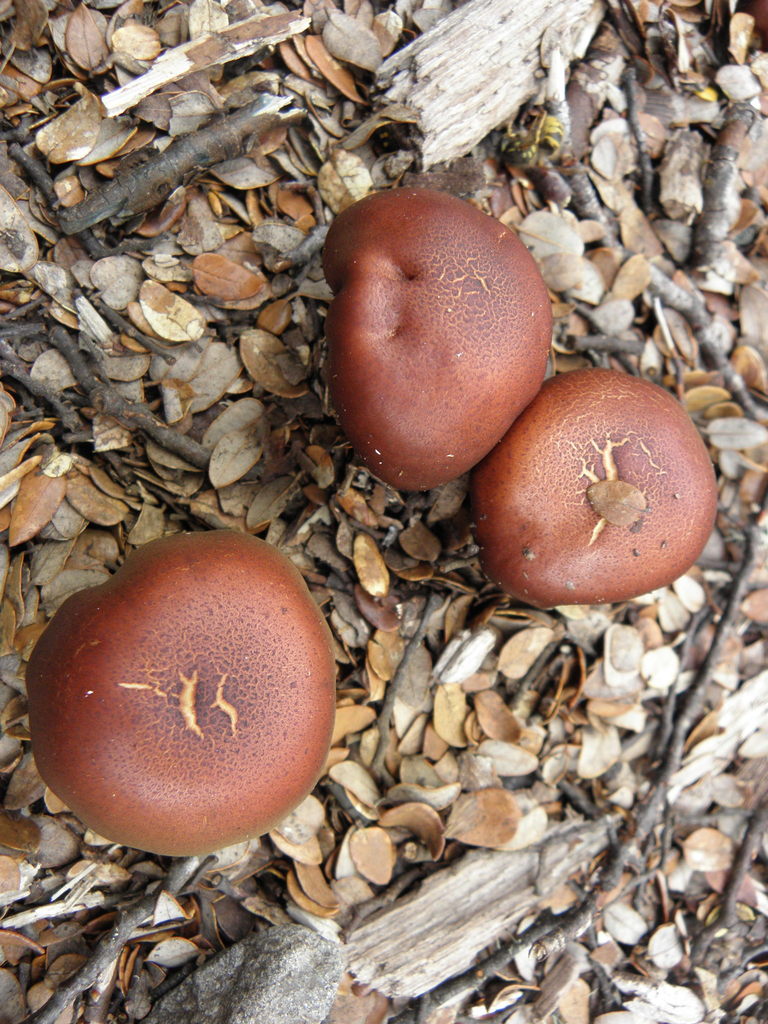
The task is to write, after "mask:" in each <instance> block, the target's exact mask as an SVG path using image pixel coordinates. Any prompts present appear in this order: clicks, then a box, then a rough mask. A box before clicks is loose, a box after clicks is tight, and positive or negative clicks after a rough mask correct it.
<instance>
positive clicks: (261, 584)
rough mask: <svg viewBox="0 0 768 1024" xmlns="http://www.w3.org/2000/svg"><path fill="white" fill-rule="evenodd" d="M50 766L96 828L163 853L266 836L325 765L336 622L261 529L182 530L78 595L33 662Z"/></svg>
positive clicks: (34, 723)
mask: <svg viewBox="0 0 768 1024" xmlns="http://www.w3.org/2000/svg"><path fill="white" fill-rule="evenodd" d="M27 692H28V697H29V720H30V731H31V735H32V745H33V750H34V755H35V760H36V762H37V766H38V769H39V771H40V774H41V776H42V777H43V779H44V780H45V782H46V783H47V784H48V785H49V786H50V788H51V789H52V790H53V791H54V792H55V793H56V794H57V795H58V796H59V797H60V798H61V799H62V800H63V801H64V802H65V803H66V804H67V805H68V806H69V807H70V808H71V809H72V810H73V811H74V812H75V813H76V814H77V815H78V816H79V817H81V818H82V820H83V821H84V822H85V823H86V824H87V825H89V826H90V827H91V828H93V829H94V830H95V831H97V832H99V833H100V834H102V835H104V836H105V837H106V838H108V839H111V840H113V841H114V842H119V843H123V844H125V845H128V846H134V847H138V848H140V849H144V850H150V851H153V852H155V853H162V854H172V855H187V854H201V853H207V852H210V851H211V850H214V849H218V848H220V847H222V846H226V845H229V844H231V843H234V842H238V841H241V840H243V839H246V838H249V837H252V836H256V835H260V834H261V833H263V832H265V831H268V830H269V829H270V828H271V827H272V826H273V825H274V824H275V823H276V822H277V821H279V820H280V819H281V818H282V817H283V816H284V815H285V814H287V813H288V812H289V811H290V810H292V809H293V807H294V806H295V805H296V804H298V803H299V802H300V801H301V800H302V799H303V798H304V796H306V794H307V793H308V792H309V791H310V790H311V789H312V787H313V786H314V784H315V782H316V781H317V778H318V776H319V774H320V772H321V770H322V768H323V764H324V762H325V758H326V754H327V751H328V746H329V742H330V736H331V731H332V728H333V718H334V707H335V699H334V697H335V662H334V656H333V646H332V640H331V635H330V631H329V629H328V627H327V625H326V623H325V621H324V619H323V616H322V614H321V612H320V610H319V609H318V607H317V605H316V604H315V602H314V601H313V599H312V596H311V594H310V593H309V590H308V589H307V587H306V584H305V583H304V580H303V579H302V577H301V575H300V573H299V572H298V570H297V569H296V568H295V567H294V566H293V565H292V563H291V562H289V561H288V560H287V559H286V558H285V557H284V556H283V555H281V554H280V553H279V552H278V551H276V550H275V549H274V548H273V547H271V546H270V545H268V544H266V543H265V542H264V541H261V540H258V539H257V538H254V537H250V536H246V535H244V534H239V533H234V532H230V531H225V530H218V531H211V532H205V533H195V534H178V535H175V536H171V537H165V538H162V539H160V540H156V541H153V542H151V543H149V544H147V545H145V546H144V547H142V548H139V549H138V550H137V551H135V552H134V553H133V554H131V555H129V557H128V558H127V559H126V561H125V564H124V565H123V566H122V567H121V568H120V569H119V570H118V571H117V572H116V573H115V574H114V576H113V577H111V578H110V579H109V580H108V581H107V582H106V583H104V584H101V585H100V586H97V587H93V588H91V589H89V590H84V591H80V592H79V593H77V594H74V595H73V596H72V597H70V598H68V599H67V600H66V601H65V602H64V603H63V604H62V606H61V607H60V608H59V610H58V611H57V612H56V614H55V615H54V617H53V619H52V620H51V622H50V624H49V625H48V627H47V629H46V630H45V632H44V633H43V634H42V636H41V637H40V639H39V641H38V643H37V645H36V647H35V649H34V651H33V653H32V657H31V659H30V662H29V666H28V670H27Z"/></svg>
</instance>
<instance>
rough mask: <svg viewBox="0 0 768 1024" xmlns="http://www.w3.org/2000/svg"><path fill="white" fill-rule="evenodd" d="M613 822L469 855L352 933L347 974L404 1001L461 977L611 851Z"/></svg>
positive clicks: (566, 828)
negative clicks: (522, 847) (512, 847)
mask: <svg viewBox="0 0 768 1024" xmlns="http://www.w3.org/2000/svg"><path fill="white" fill-rule="evenodd" d="M610 824H611V819H609V817H607V816H606V817H605V818H604V819H603V820H601V821H596V822H588V823H577V824H573V823H571V824H563V825H556V826H554V827H553V828H552V829H551V830H550V832H549V833H548V835H547V836H546V837H545V838H544V839H543V840H542V842H541V843H539V844H537V845H536V846H534V847H531V848H530V849H527V850H519V851H514V852H511V853H508V852H503V851H498V850H476V851H472V852H471V853H467V854H465V855H464V856H463V857H462V858H461V859H460V860H458V861H457V862H456V863H454V864H452V865H451V866H450V867H448V868H446V869H445V870H443V871H438V872H437V873H436V874H433V875H431V876H430V877H428V878H427V879H426V880H425V881H424V882H423V883H422V885H421V886H420V887H419V889H418V890H417V891H416V892H414V893H412V894H408V895H406V896H403V897H401V898H399V899H398V900H397V901H396V902H395V903H393V904H391V905H390V906H388V907H386V908H385V909H384V910H383V911H381V912H380V913H378V914H376V915H375V916H372V917H370V918H368V919H364V920H363V921H362V922H361V924H360V925H359V926H357V927H353V928H352V930H351V931H350V932H349V933H348V934H347V936H346V942H347V944H346V959H347V969H348V970H349V971H350V972H351V973H352V974H353V975H354V976H355V977H356V978H357V979H358V981H360V982H362V983H363V984H365V985H370V986H371V987H372V988H375V989H377V990H378V991H380V992H383V993H384V995H386V996H402V997H405V998H406V999H410V998H413V997H415V996H419V995H422V994H423V993H424V992H428V991H430V990H431V989H433V988H435V987H436V986H437V985H439V984H440V983H441V982H443V981H445V980H446V979H448V978H452V977H455V976H456V975H458V974H461V973H463V972H464V971H466V970H468V969H469V968H470V967H471V966H472V964H473V963H474V962H475V960H476V958H477V956H478V954H479V953H480V952H481V951H482V950H483V949H485V948H486V947H488V946H490V945H491V944H492V943H494V942H495V941H496V940H497V939H499V938H501V937H503V936H505V935H512V934H513V933H514V929H515V926H516V924H517V923H518V922H519V921H520V920H521V919H522V918H523V917H524V916H525V915H527V914H529V913H530V912H531V911H533V910H535V909H537V908H538V907H541V906H542V905H543V904H544V903H545V902H546V899H547V897H548V895H550V894H551V893H552V892H554V890H555V889H557V888H558V887H559V886H561V885H562V884H563V882H564V881H565V880H566V879H567V878H570V877H571V876H572V874H573V873H574V872H578V871H579V869H581V868H586V867H587V866H588V865H589V863H590V861H591V860H592V859H593V858H594V857H595V856H596V855H597V854H598V853H600V852H601V851H602V850H604V849H605V848H606V847H607V846H608V842H609V827H610Z"/></svg>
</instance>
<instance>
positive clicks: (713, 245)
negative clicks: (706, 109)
mask: <svg viewBox="0 0 768 1024" xmlns="http://www.w3.org/2000/svg"><path fill="white" fill-rule="evenodd" d="M755 117H756V112H755V109H754V108H753V107H752V106H750V104H749V103H733V104H732V105H731V106H730V107H729V109H728V112H727V113H726V117H725V123H724V124H723V127H722V128H721V129H720V133H719V135H718V136H717V141H716V142H715V145H714V146H713V147H712V153H711V155H710V158H709V162H708V165H707V173H706V176H705V178H704V190H703V209H702V211H701V213H700V214H699V216H698V218H697V220H696V223H695V224H694V227H693V247H692V253H691V263H692V265H693V266H694V267H697V268H699V269H707V268H710V267H711V268H713V269H715V270H717V267H718V264H719V263H720V262H721V260H722V256H723V243H724V242H725V240H726V239H727V238H728V234H729V232H730V230H731V227H732V226H733V221H734V217H735V213H736V212H737V211H738V205H739V181H740V171H739V167H738V160H739V157H740V156H741V153H742V152H743V149H744V140H745V139H746V137H747V134H748V132H749V130H750V128H751V127H752V125H753V123H754V120H755Z"/></svg>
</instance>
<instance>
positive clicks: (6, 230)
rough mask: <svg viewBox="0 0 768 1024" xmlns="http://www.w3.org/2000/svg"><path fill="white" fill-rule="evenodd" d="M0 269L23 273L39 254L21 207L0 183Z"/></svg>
mask: <svg viewBox="0 0 768 1024" xmlns="http://www.w3.org/2000/svg"><path fill="white" fill-rule="evenodd" d="M0 224H2V225H3V229H2V232H0V270H2V271H4V272H5V273H6V274H24V273H25V272H26V271H27V270H30V269H31V268H32V267H33V266H34V265H35V263H37V259H38V256H39V250H38V245H37V238H36V237H35V233H34V232H33V230H32V228H31V227H30V225H29V223H28V221H27V219H26V217H25V216H24V214H23V212H22V210H21V207H20V206H19V205H18V204H17V203H16V200H15V199H14V198H13V197H12V196H11V194H10V193H9V192H8V190H7V189H6V188H5V187H4V186H3V185H0Z"/></svg>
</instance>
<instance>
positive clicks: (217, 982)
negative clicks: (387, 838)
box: [145, 924, 344, 1024]
mask: <svg viewBox="0 0 768 1024" xmlns="http://www.w3.org/2000/svg"><path fill="white" fill-rule="evenodd" d="M343 970H344V961H343V957H342V952H341V947H340V946H338V945H337V944H336V943H334V942H329V941H328V939H324V938H322V936H320V935H318V934H317V932H313V931H312V930H311V929H309V928H302V927H301V926H300V925H293V924H289V925H278V926H276V927H274V928H269V929H268V930H267V931H264V932H259V933H257V934H252V935H249V936H247V937H246V938H245V939H243V940H242V941H241V942H237V943H235V945H234V946H231V947H230V948H229V949H226V950H224V951H223V952H221V953H217V954H215V955H214V956H213V957H211V959H210V960H208V961H206V963H205V964H203V966H202V967H199V968H198V969H197V970H196V971H194V972H193V973H192V974H191V975H190V976H189V977H188V978H185V979H184V981H182V982H181V984H180V985H179V986H178V988H175V989H173V990H172V991H171V992H169V993H168V994H167V995H165V996H163V997H162V998H161V999H160V1000H159V1001H158V1003H157V1005H156V1006H155V1007H154V1009H153V1010H152V1012H151V1013H150V1015H149V1016H148V1017H146V1018H145V1024H179V1022H190V1024H191V1022H193V1021H194V1024H320V1022H321V1021H323V1020H324V1019H325V1018H326V1017H327V1015H328V1013H329V1012H330V1009H331V1005H332V1003H333V1000H334V998H335V996H336V991H337V989H338V987H339V983H340V981H341V976H342V973H343Z"/></svg>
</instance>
